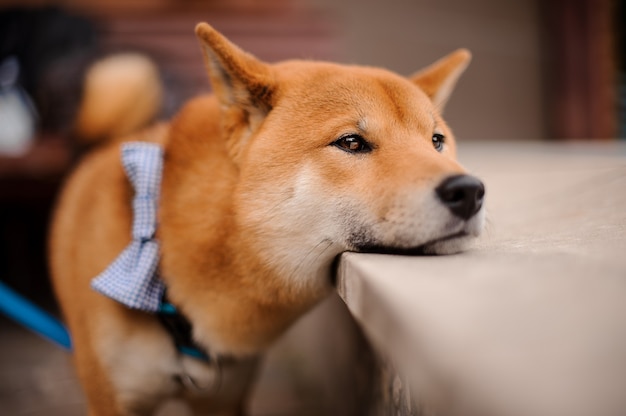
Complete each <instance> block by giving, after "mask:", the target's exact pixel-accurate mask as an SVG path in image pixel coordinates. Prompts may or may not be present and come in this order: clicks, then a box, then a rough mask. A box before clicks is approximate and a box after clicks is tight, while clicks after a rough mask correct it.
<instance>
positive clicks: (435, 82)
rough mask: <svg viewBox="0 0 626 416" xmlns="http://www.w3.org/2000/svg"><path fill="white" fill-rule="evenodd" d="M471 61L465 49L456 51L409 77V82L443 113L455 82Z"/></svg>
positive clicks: (470, 55) (470, 56)
mask: <svg viewBox="0 0 626 416" xmlns="http://www.w3.org/2000/svg"><path fill="white" fill-rule="evenodd" d="M471 60H472V54H471V53H470V51H468V50H467V49H458V50H456V51H454V52H452V53H451V54H449V55H447V56H445V57H443V58H441V59H440V60H438V61H437V62H435V63H434V64H432V65H430V66H428V67H426V68H424V69H422V70H421V71H419V72H417V73H415V74H414V75H412V76H411V81H413V82H414V83H415V84H417V85H418V86H419V87H420V88H421V89H422V90H423V91H424V92H425V93H426V95H428V97H430V99H431V100H432V102H433V103H434V104H435V105H436V106H437V107H439V109H440V110H442V111H443V107H444V106H445V104H446V102H447V101H448V98H450V94H452V90H454V86H455V85H456V82H457V81H458V80H459V78H460V77H461V74H463V72H464V71H465V68H467V66H468V65H469V63H470V61H471Z"/></svg>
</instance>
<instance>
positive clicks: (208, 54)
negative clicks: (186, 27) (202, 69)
mask: <svg viewBox="0 0 626 416" xmlns="http://www.w3.org/2000/svg"><path fill="white" fill-rule="evenodd" d="M196 36H197V37H198V39H199V40H200V44H201V46H202V52H203V54H204V61H205V65H206V68H207V71H208V73H209V78H210V79H211V84H212V86H213V90H214V92H215V95H216V96H217V97H218V99H219V100H220V103H221V104H222V107H223V108H224V109H225V110H232V109H234V108H236V109H238V110H240V111H241V112H243V113H242V116H243V119H242V120H240V121H243V122H247V123H248V127H249V128H250V130H254V128H255V127H256V126H257V125H258V122H259V121H261V120H262V119H263V118H264V117H265V116H266V115H267V113H268V112H269V111H270V110H271V109H272V105H273V93H274V90H275V85H274V77H273V73H272V69H271V67H270V66H269V65H268V64H265V63H263V62H261V61H259V60H258V59H256V58H255V57H254V56H252V55H250V54H248V53H246V52H244V51H242V50H241V49H239V48H238V47H237V46H236V45H234V44H233V43H231V42H230V41H229V40H228V39H226V38H225V37H224V36H223V35H222V34H220V33H219V32H218V31H216V30H215V29H213V28H212V27H211V26H209V25H208V24H206V23H200V24H198V25H197V26H196Z"/></svg>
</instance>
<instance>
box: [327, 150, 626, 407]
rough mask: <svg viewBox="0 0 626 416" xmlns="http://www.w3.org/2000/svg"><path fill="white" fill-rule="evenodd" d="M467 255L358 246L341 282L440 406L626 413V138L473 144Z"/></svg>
mask: <svg viewBox="0 0 626 416" xmlns="http://www.w3.org/2000/svg"><path fill="white" fill-rule="evenodd" d="M461 160H462V161H464V162H465V164H466V166H467V167H468V168H470V169H471V170H472V171H473V172H475V173H476V174H477V175H478V176H480V177H481V178H482V179H483V180H484V181H485V183H486V188H487V208H488V218H489V223H488V226H487V230H486V233H485V235H484V236H483V237H482V238H481V240H480V241H479V242H478V243H477V244H476V246H475V247H474V248H473V249H472V250H470V251H468V252H466V253H463V254H459V255H453V256H441V257H401V256H381V255H363V254H354V253H348V254H344V256H343V258H342V261H341V264H340V271H339V291H340V293H341V295H342V296H343V298H344V299H345V300H346V303H347V305H348V307H349V308H350V310H351V311H352V313H353V314H354V315H355V317H356V318H357V320H358V321H359V323H360V324H361V325H362V327H363V328H364V330H365V332H366V333H367V334H368V336H369V338H370V339H371V340H372V342H373V344H374V346H375V348H376V349H378V350H379V351H381V352H383V353H384V354H385V355H389V356H390V357H391V358H392V360H393V361H394V362H395V365H396V368H398V369H399V371H400V373H401V375H402V376H403V377H406V378H407V379H409V380H410V384H411V387H412V390H413V397H418V398H419V400H420V401H421V402H426V403H428V404H429V406H430V408H431V409H434V410H436V411H438V413H437V414H446V415H457V414H458V415H461V414H462V415H482V416H485V415H499V416H518V415H519V416H522V415H524V416H532V415H536V416H561V415H563V416H564V415H568V416H575V415H581V416H582V415H595V416H600V415H606V416H609V415H614V416H618V415H624V414H626V232H625V231H626V146H624V144H615V143H613V144H600V145H593V146H592V145H582V144H560V145H545V144H498V145H495V144H472V145H468V146H465V147H463V146H462V147H461Z"/></svg>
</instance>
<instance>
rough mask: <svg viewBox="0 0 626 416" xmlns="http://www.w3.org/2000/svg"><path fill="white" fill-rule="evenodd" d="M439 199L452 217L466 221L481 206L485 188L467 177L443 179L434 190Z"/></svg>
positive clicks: (473, 178)
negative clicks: (450, 212)
mask: <svg viewBox="0 0 626 416" xmlns="http://www.w3.org/2000/svg"><path fill="white" fill-rule="evenodd" d="M435 191H436V192H437V195H438V196H439V199H441V202H443V204H444V205H445V206H447V207H448V209H450V211H452V213H453V214H454V215H456V216H457V217H460V218H462V219H464V220H468V219H470V218H471V217H472V215H474V214H476V213H477V212H478V211H479V210H480V207H482V205H483V197H484V196H485V186H484V185H483V183H482V182H481V181H479V180H478V179H476V178H475V177H473V176H469V175H457V176H451V177H449V178H446V179H444V181H443V182H441V184H440V185H439V186H438V187H437V189H435Z"/></svg>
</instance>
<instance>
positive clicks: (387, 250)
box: [354, 231, 470, 256]
mask: <svg viewBox="0 0 626 416" xmlns="http://www.w3.org/2000/svg"><path fill="white" fill-rule="evenodd" d="M469 235H470V234H469V233H467V232H466V231H459V232H456V233H453V234H449V235H447V236H444V237H440V238H437V239H434V240H431V241H428V242H426V243H424V244H420V245H419V246H416V247H394V246H388V245H381V244H372V243H361V244H355V250H354V251H356V252H359V253H376V254H395V255H402V256H425V255H436V254H437V252H436V251H435V250H433V247H435V246H436V245H438V244H441V243H445V242H446V241H451V240H456V239H458V238H463V237H468V236H469Z"/></svg>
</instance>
